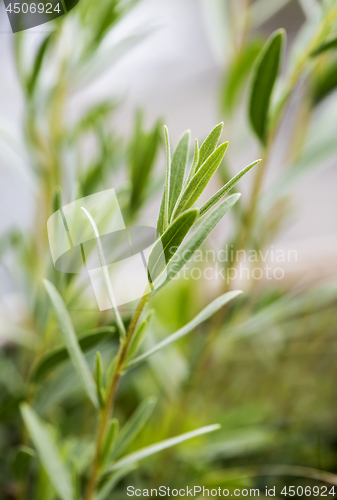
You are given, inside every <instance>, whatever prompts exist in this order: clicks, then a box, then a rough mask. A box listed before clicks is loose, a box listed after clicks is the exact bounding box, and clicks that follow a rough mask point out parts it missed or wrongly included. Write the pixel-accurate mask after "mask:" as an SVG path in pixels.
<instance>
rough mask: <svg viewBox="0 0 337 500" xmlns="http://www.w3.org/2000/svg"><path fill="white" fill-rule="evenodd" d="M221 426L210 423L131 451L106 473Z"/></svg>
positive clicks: (106, 471)
mask: <svg viewBox="0 0 337 500" xmlns="http://www.w3.org/2000/svg"><path fill="white" fill-rule="evenodd" d="M220 428H221V426H220V425H218V424H215V425H208V426H206V427H201V428H200V429H196V430H195V431H192V432H186V433H185V434H181V435H180V436H175V437H173V438H171V439H166V440H165V441H161V442H160V443H155V444H152V445H151V446H147V447H146V448H142V449H141V450H138V451H136V452H135V453H131V454H130V455H127V456H126V457H123V458H122V459H121V460H119V461H118V462H116V463H115V464H113V465H111V466H110V467H108V468H107V469H106V470H105V471H104V474H105V473H108V472H112V471H115V470H118V469H121V468H123V467H127V466H129V465H132V464H134V463H137V462H139V461H140V460H143V459H144V458H147V457H149V456H151V455H154V454H155V453H158V452H160V451H163V450H166V449H167V448H171V447H172V446H175V445H177V444H179V443H183V442H184V441H187V440H189V439H192V438H195V437H197V436H201V435H203V434H208V433H209V432H214V431H217V430H219V429H220Z"/></svg>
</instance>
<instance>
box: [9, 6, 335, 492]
mask: <svg viewBox="0 0 337 500" xmlns="http://www.w3.org/2000/svg"><path fill="white" fill-rule="evenodd" d="M335 3H336V2H333V1H332V2H331V1H330V2H329V1H326V2H323V1H322V2H319V1H318V0H255V1H250V0H198V1H197V0H139V1H136V2H135V1H133V2H132V1H121V0H120V1H117V0H116V1H111V0H110V2H109V1H108V0H105V1H104V2H103V3H102V6H100V7H98V6H97V5H96V4H95V2H94V1H93V0H81V2H80V4H79V5H78V6H77V7H75V8H74V10H73V11H72V12H71V13H69V14H68V15H67V16H65V17H64V18H62V19H59V20H57V21H56V22H55V23H54V24H51V23H49V24H46V25H43V26H40V27H37V28H32V29H31V30H29V31H27V32H24V33H21V34H16V35H13V34H12V33H11V32H10V26H9V22H8V19H7V16H6V12H5V9H4V5H3V3H0V39H1V51H0V64H1V69H2V71H1V74H2V77H1V80H0V89H1V91H0V209H1V214H2V217H1V220H0V256H1V261H2V262H1V266H0V293H1V296H0V345H1V346H2V351H1V362H0V370H1V375H0V383H1V410H0V416H1V431H0V449H1V464H0V470H1V472H0V490H1V491H2V494H3V498H5V499H12V498H48V499H49V498H51V499H53V498H55V494H54V496H53V493H51V492H50V491H49V493H48V495H50V496H48V497H47V496H46V497H42V496H41V497H40V496H37V495H38V493H36V492H37V491H40V493H39V494H41V491H42V492H44V490H43V488H42V486H41V483H42V480H41V478H40V479H38V480H37V479H36V477H39V474H42V473H41V472H39V471H38V470H36V467H37V466H36V465H35V466H33V469H32V471H31V472H30V476H29V478H28V479H27V478H24V479H23V482H25V483H26V484H28V487H27V489H26V490H24V491H25V492H26V493H25V494H26V495H27V496H26V497H25V496H22V490H21V489H20V481H21V480H22V479H20V480H17V479H16V478H15V474H14V475H13V473H12V472H11V461H10V459H9V457H10V454H13V453H14V451H13V450H15V448H16V447H17V446H18V445H19V444H20V443H21V442H22V441H23V437H22V429H21V426H22V424H21V421H20V417H19V414H18V404H19V403H20V402H21V401H22V400H25V399H26V398H27V394H29V397H31V394H33V395H34V397H33V398H32V399H33V400H34V401H35V403H34V405H35V408H36V410H37V411H38V412H39V414H40V415H42V416H43V418H45V419H46V420H48V422H49V423H50V425H51V426H52V425H54V426H55V427H57V428H58V431H57V433H58V436H59V438H60V440H63V441H62V442H63V446H64V448H63V450H64V454H65V456H66V455H67V453H68V452H69V453H70V450H71V451H72V452H75V454H76V456H78V460H79V464H80V465H79V468H80V470H81V467H82V465H81V464H82V462H83V463H84V465H83V470H84V468H85V458H84V459H83V456H84V455H85V453H84V452H83V448H85V446H86V444H87V443H88V446H89V443H90V433H91V432H92V430H93V424H92V422H93V420H92V418H93V416H92V414H91V412H90V409H89V408H88V409H86V412H85V413H84V414H85V416H86V417H85V420H86V422H84V418H83V415H82V408H83V406H81V407H80V405H83V403H82V399H83V398H82V396H83V395H82V394H81V390H80V388H79V387H78V384H77V382H76V376H75V374H74V373H73V372H72V369H71V366H68V364H67V363H66V364H64V365H62V367H59V368H58V369H57V370H56V371H55V372H53V373H48V374H47V375H46V379H45V381H44V383H43V386H41V387H36V386H34V387H33V388H32V387H30V386H29V374H30V371H31V367H32V366H34V363H36V362H37V360H39V359H41V357H43V355H44V354H45V353H46V352H48V350H49V349H51V348H54V347H55V346H57V345H58V340H57V337H56V334H55V331H56V329H57V328H56V326H55V320H54V319H53V318H51V317H50V311H49V308H50V307H49V305H48V304H47V301H46V298H45V292H44V291H43V290H42V287H41V280H42V278H44V277H48V279H50V280H51V281H53V282H55V283H57V284H58V287H59V289H60V290H61V292H62V294H63V297H64V298H65V300H66V303H67V306H68V309H69V311H70V313H71V315H72V319H73V321H74V323H75V325H76V331H77V332H83V331H87V330H89V329H90V328H95V327H102V326H105V325H112V324H113V318H112V317H111V315H109V313H99V312H98V311H95V310H93V309H91V308H90V307H88V306H87V304H86V303H85V300H86V299H85V297H84V296H81V294H80V293H79V291H78V290H79V288H81V283H79V282H78V280H77V278H76V276H73V275H69V276H67V277H61V276H60V273H58V272H56V271H55V270H54V269H53V266H52V262H51V258H50V254H49V248H48V241H47V234H46V221H47V219H48V217H49V216H50V215H51V214H52V213H53V211H54V208H55V206H56V205H55V199H56V192H57V190H58V189H60V190H61V193H62V203H63V204H65V203H70V202H71V201H73V200H74V199H77V198H80V197H81V196H86V195H88V194H92V193H94V192H97V191H99V190H103V189H108V188H109V187H114V188H116V189H117V193H118V199H119V202H120V204H121V206H122V210H124V212H123V214H124V215H125V217H126V219H127V220H129V221H135V220H138V221H139V220H142V221H146V222H147V223H151V224H153V225H156V220H157V213H158V210H159V205H160V199H161V190H162V187H163V184H164V176H165V153H164V147H163V133H162V125H163V124H164V123H165V124H166V125H167V126H168V128H169V131H170V137H171V142H172V146H173V147H176V145H177V143H178V140H179V138H180V137H181V135H182V133H183V132H184V131H185V130H186V129H190V130H191V134H192V137H193V138H198V140H199V143H201V142H202V141H203V140H204V138H205V137H206V136H207V134H208V133H209V131H210V130H211V129H212V128H213V127H214V126H215V125H216V124H217V123H219V122H220V121H224V131H223V135H222V139H223V140H224V141H226V140H229V150H228V153H227V155H226V161H225V162H224V163H223V164H222V165H221V167H220V169H219V172H218V173H217V175H216V176H215V177H214V179H212V182H211V185H210V186H209V188H208V191H207V194H208V195H211V194H213V192H216V191H217V190H218V189H219V188H220V187H221V186H222V185H223V184H224V183H225V182H226V181H227V180H228V179H229V178H231V176H233V175H234V174H236V173H237V172H239V171H240V170H241V169H242V168H243V167H244V166H245V165H247V164H249V163H251V162H252V161H253V160H255V159H257V158H263V159H264V158H267V157H268V161H267V160H266V163H267V167H266V169H265V175H264V178H263V179H262V181H261V185H260V186H259V189H258V197H257V200H255V201H254V197H253V196H252V190H253V186H254V175H255V173H254V171H252V172H250V173H249V174H247V175H246V176H245V177H244V178H243V179H242V180H241V181H240V183H239V188H238V190H239V191H240V192H242V198H241V201H240V202H239V203H240V207H239V208H238V209H235V210H233V211H232V212H233V213H230V214H228V215H227V216H226V217H225V219H224V220H223V221H222V222H221V223H220V224H219V226H218V227H217V228H216V229H215V230H214V231H213V232H212V234H211V236H210V237H209V238H208V240H207V242H206V244H205V248H204V250H206V249H215V250H217V251H219V250H220V249H223V248H224V247H225V245H226V244H228V245H231V244H233V245H234V247H235V248H245V249H246V250H250V249H254V250H256V251H258V250H261V251H263V252H267V251H268V249H270V248H271V247H272V248H274V249H275V250H277V249H278V250H284V251H288V250H291V251H295V252H296V255H297V258H296V259H295V260H294V259H286V261H284V262H282V266H281V267H282V269H283V270H284V277H283V279H281V280H276V279H272V280H270V281H269V280H267V279H265V278H263V279H262V280H259V281H254V280H242V282H240V283H238V282H237V281H238V280H236V281H235V283H234V282H233V283H225V282H222V281H221V280H214V282H213V281H211V282H209V281H205V280H202V279H201V280H193V279H186V280H184V279H180V280H175V281H174V282H172V283H170V285H169V286H168V287H167V288H165V290H163V291H162V292H160V293H159V294H158V295H156V296H155V298H154V300H153V304H152V307H153V308H154V309H155V313H156V314H155V321H154V324H153V327H152V328H151V331H150V335H149V340H148V342H149V345H151V342H154V340H155V339H157V338H159V339H161V338H162V337H164V336H165V335H167V334H168V333H172V332H174V331H175V330H176V329H178V328H180V327H181V326H182V325H184V324H185V323H186V322H187V321H189V320H190V319H191V318H192V317H193V316H194V315H195V314H197V313H198V311H200V309H201V308H202V307H204V306H205V305H206V304H207V303H208V302H209V300H211V299H212V298H214V297H215V296H216V295H218V294H219V292H221V291H222V290H227V289H229V288H238V287H241V288H243V289H244V291H245V293H244V295H243V298H242V299H240V300H239V301H236V302H235V304H234V305H231V306H228V307H227V308H226V310H225V312H224V313H223V314H221V315H217V316H216V317H215V318H214V319H213V320H212V321H210V322H208V323H207V324H206V325H204V326H202V327H199V328H198V330H197V331H196V332H195V333H193V334H192V336H191V338H187V339H185V340H183V341H180V343H179V345H176V346H175V347H172V348H170V349H168V351H167V352H165V353H163V354H160V355H157V356H156V357H154V358H153V360H151V361H150V362H149V363H148V364H147V365H146V366H144V367H143V366H142V367H140V368H139V369H137V370H138V377H137V376H134V377H133V376H132V375H133V374H132V373H131V374H128V375H127V376H126V377H125V381H124V382H123V384H122V386H121V390H120V394H119V399H118V400H117V417H118V418H119V419H120V421H121V422H124V421H126V420H127V418H128V417H129V416H130V415H131V414H132V412H133V411H134V409H135V408H136V407H137V404H138V403H140V402H141V401H142V399H143V398H144V397H148V396H151V395H155V396H156V397H157V398H158V403H157V407H156V409H155V411H154V414H153V415H152V416H151V423H152V424H151V425H150V424H148V425H147V426H146V427H144V429H142V430H141V432H140V433H139V435H137V436H136V438H135V441H134V443H132V444H131V445H130V446H129V449H130V451H132V450H134V449H138V448H140V447H141V446H145V445H146V444H148V443H152V442H154V441H157V440H159V439H165V438H166V437H169V436H171V435H175V434H178V433H179V432H183V431H187V430H189V429H190V428H194V427H196V426H198V425H206V424H207V423H213V422H220V423H221V424H222V430H221V431H220V432H219V433H218V434H217V436H215V435H214V436H210V437H209V438H207V439H206V438H205V439H204V440H199V441H198V442H196V443H195V445H194V444H187V445H185V446H184V447H180V448H179V449H174V450H172V451H168V452H165V453H163V454H161V455H160V456H159V458H157V457H156V458H154V459H149V460H148V461H145V462H144V463H142V464H141V466H140V467H139V468H138V469H137V470H136V471H135V472H132V473H131V474H132V475H131V479H125V480H123V481H124V483H123V482H122V483H120V484H119V485H118V486H117V489H116V492H115V497H114V498H125V484H135V485H140V487H151V486H152V487H155V486H158V485H160V484H166V485H168V486H172V487H179V485H183V484H185V483H191V484H192V483H197V484H205V485H209V487H210V486H214V487H217V486H226V485H227V486H229V487H234V486H238V485H239V486H242V487H243V486H247V485H249V486H256V487H262V486H263V485H266V484H268V485H269V486H270V487H271V486H274V485H276V486H278V487H281V486H283V485H290V484H295V485H298V484H301V485H314V484H318V483H317V481H316V482H315V481H314V480H313V473H312V469H320V470H325V471H330V472H336V471H337V428H336V417H337V395H336V391H335V387H334V385H335V383H334V380H335V377H336V375H337V373H336V363H335V354H336V352H337V351H336V349H337V344H336V341H337V331H336V324H337V323H336V320H337V312H336V305H337V280H336V279H337V219H336V213H337V197H336V187H337V169H336V161H337V140H336V130H337V92H336V91H335V88H337V59H336V54H335V51H334V50H331V51H327V52H326V53H324V54H322V56H318V57H317V58H312V57H311V55H310V54H307V52H306V51H307V49H308V47H309V46H311V43H312V40H313V39H314V38H315V33H316V32H317V30H319V29H320V26H321V23H322V19H324V12H325V11H324V9H328V8H330V7H331V6H332V7H331V8H334V7H336V5H335ZM105 8H107V9H108V10H107V11H105V10H104V9H105ZM106 12H109V13H112V12H113V15H112V14H111V16H107V15H106V14H105V13H106ZM278 28H284V29H285V30H286V33H287V44H286V49H285V53H284V57H283V62H282V69H281V74H280V77H279V79H278V82H277V87H276V91H275V95H274V96H273V105H274V104H275V103H277V99H278V97H279V96H282V92H284V89H288V90H289V92H288V94H287V100H286V104H285V106H284V109H283V110H282V116H281V117H280V119H279V123H278V127H277V133H275V134H274V136H273V137H272V139H271V140H270V142H269V144H268V151H266V149H265V148H264V147H261V145H260V143H259V140H258V138H257V137H256V136H255V135H254V133H253V131H252V128H251V125H250V123H249V119H248V100H249V89H250V85H251V81H252V71H253V63H254V61H255V60H256V57H257V55H258V53H259V51H260V50H261V47H262V46H263V44H264V43H265V41H266V40H267V38H268V37H269V36H270V34H271V33H273V32H274V31H275V30H277V29H278ZM322 33H323V35H326V36H327V37H330V38H332V37H333V36H336V22H335V18H332V20H331V19H329V22H328V23H327V24H326V25H325V27H324V29H323V31H322ZM322 33H321V35H322ZM317 45H319V44H318V43H317ZM312 48H313V49H314V48H316V46H315V45H313V47H312ZM297 68H299V70H298V71H297ZM294 74H295V75H296V78H293V76H294ZM289 87H290V88H289ZM275 106H276V104H275ZM191 148H192V146H191ZM191 154H192V151H191ZM139 175H140V177H139ZM139 178H143V179H144V182H141V181H139ZM255 179H256V177H255ZM255 182H256V181H255ZM137 183H138V184H137ZM140 185H142V188H141V189H140V188H139V189H138V187H139V186H140ZM250 213H252V214H254V218H252V220H251V218H250V216H249V214H250ZM247 221H249V224H248V222H247ZM248 226H249V231H248V230H247V227H248ZM266 259H267V261H268V262H269V263H270V265H271V266H272V267H279V264H278V263H275V261H272V260H271V259H270V255H269V256H267V257H266ZM204 265H205V263H200V264H198V266H199V267H200V268H202V267H203V266H204ZM130 307H131V309H132V307H133V305H131V306H130ZM129 311H130V309H129V308H124V309H123V313H124V314H125V316H126V317H127V316H128V314H129ZM104 342H106V344H104V345H103V347H102V349H103V348H104V349H105V356H106V358H105V361H106V362H107V360H108V359H109V356H111V354H112V353H113V352H114V350H115V348H116V346H115V344H114V341H113V340H108V339H105V340H104ZM94 351H95V349H94ZM93 356H94V352H91V351H89V352H88V359H89V361H90V362H91V363H93ZM27 387H28V389H27ZM79 422H80V425H79ZM23 434H24V433H23ZM75 436H76V437H75ZM74 450H75V451H74ZM81 460H82V462H81ZM168 464H169V467H168ZM281 466H282V467H283V468H282V467H281ZM34 467H35V468H34ZM268 467H269V468H268ZM296 467H297V469H296ZM298 467H302V469H301V470H299V469H298ZM303 477H304V478H303ZM322 477H323V476H322ZM323 479H324V478H323ZM125 481H126V482H125ZM36 483H38V484H40V486H38V487H37V486H36ZM17 484H19V486H17ZM319 484H321V483H319ZM38 488H40V490H38ZM123 488H124V489H123ZM20 492H21V493H20ZM20 494H21V496H20ZM34 495H35V496H34Z"/></svg>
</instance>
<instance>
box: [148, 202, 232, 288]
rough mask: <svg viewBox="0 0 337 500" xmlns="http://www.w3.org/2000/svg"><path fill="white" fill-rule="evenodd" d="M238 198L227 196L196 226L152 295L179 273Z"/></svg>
mask: <svg viewBox="0 0 337 500" xmlns="http://www.w3.org/2000/svg"><path fill="white" fill-rule="evenodd" d="M240 197H241V194H240V193H236V194H233V195H231V196H228V198H227V199H226V200H225V201H224V202H222V203H221V204H220V205H219V206H218V207H217V208H215V209H214V210H212V212H211V213H210V214H209V215H207V217H206V218H205V219H204V220H203V221H202V222H201V223H200V224H198V226H197V228H196V230H195V231H194V232H193V234H192V235H191V237H190V238H189V239H188V240H187V241H186V242H184V243H183V244H182V245H181V247H180V248H179V249H178V251H177V253H176V255H175V258H174V260H172V261H171V262H169V264H168V266H167V268H166V273H167V276H166V279H165V281H164V282H163V283H162V284H161V285H160V286H158V287H157V288H156V289H155V290H154V292H153V293H157V292H158V291H159V290H160V289H161V288H163V287H164V286H165V285H167V283H168V282H169V281H170V280H171V279H172V278H173V277H174V276H175V275H176V274H177V273H178V272H179V271H180V269H181V268H182V267H183V266H184V265H185V264H186V263H187V262H188V261H189V259H190V258H191V257H192V255H193V254H194V252H195V251H196V250H197V249H198V248H199V247H200V245H202V243H203V242H204V241H205V239H206V238H207V236H208V235H209V233H210V232H211V231H212V230H213V229H214V228H215V226H216V225H217V224H218V223H219V222H220V220H221V219H222V217H223V216H224V215H225V214H226V213H227V212H228V210H229V209H230V208H232V206H233V205H234V204H235V203H236V202H237V201H238V200H239V199H240Z"/></svg>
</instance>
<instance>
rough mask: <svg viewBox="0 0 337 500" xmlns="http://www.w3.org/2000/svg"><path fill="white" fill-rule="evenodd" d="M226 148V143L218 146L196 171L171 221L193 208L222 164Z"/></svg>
mask: <svg viewBox="0 0 337 500" xmlns="http://www.w3.org/2000/svg"><path fill="white" fill-rule="evenodd" d="M227 147H228V142H226V143H224V144H221V146H219V147H218V148H217V149H216V150H215V151H214V152H213V153H212V154H211V156H210V157H209V158H208V159H207V160H206V161H205V162H204V163H203V164H202V165H201V167H200V168H199V170H197V172H196V173H195V174H194V176H193V177H192V179H191V180H190V181H189V183H188V184H187V186H186V188H185V189H184V191H183V194H182V196H181V198H180V200H179V202H178V203H177V206H176V208H175V210H174V213H173V216H172V219H175V218H176V217H177V216H178V215H179V214H180V213H181V212H184V211H185V210H188V209H189V208H191V207H193V205H194V203H195V202H196V201H197V200H198V199H199V197H200V196H201V194H202V193H203V191H204V189H205V187H206V186H207V184H208V183H209V181H210V180H211V178H212V176H213V175H214V173H215V172H216V170H217V168H218V167H219V165H220V163H221V162H222V159H223V157H224V156H225V153H226V150H227Z"/></svg>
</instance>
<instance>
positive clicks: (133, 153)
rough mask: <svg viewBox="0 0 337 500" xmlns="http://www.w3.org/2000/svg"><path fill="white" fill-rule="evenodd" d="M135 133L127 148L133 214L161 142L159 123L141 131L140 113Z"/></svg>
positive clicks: (146, 184) (140, 200)
mask: <svg viewBox="0 0 337 500" xmlns="http://www.w3.org/2000/svg"><path fill="white" fill-rule="evenodd" d="M135 123H136V125H135V131H134V135H133V138H132V141H131V143H130V146H129V148H128V149H129V154H128V156H129V169H130V174H131V184H132V190H131V196H130V207H131V211H132V212H135V211H136V210H138V209H139V207H140V206H141V205H142V203H143V201H144V197H145V192H146V188H147V186H148V184H149V180H150V176H151V172H152V170H153V168H154V164H155V159H156V156H157V152H158V149H159V145H160V142H161V131H160V130H161V123H160V122H159V121H157V123H156V124H155V126H154V127H153V129H152V130H150V131H149V132H148V133H146V132H145V131H144V130H143V119H142V113H141V112H140V111H138V112H137V115H136V120H135Z"/></svg>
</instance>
